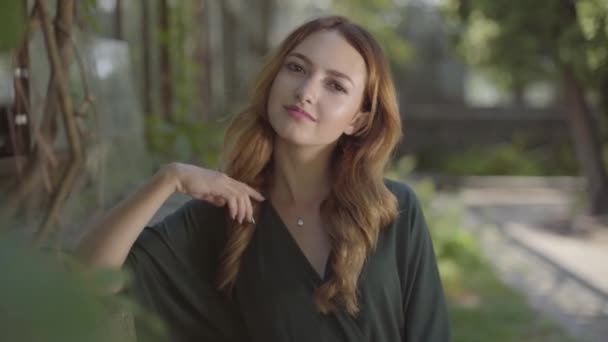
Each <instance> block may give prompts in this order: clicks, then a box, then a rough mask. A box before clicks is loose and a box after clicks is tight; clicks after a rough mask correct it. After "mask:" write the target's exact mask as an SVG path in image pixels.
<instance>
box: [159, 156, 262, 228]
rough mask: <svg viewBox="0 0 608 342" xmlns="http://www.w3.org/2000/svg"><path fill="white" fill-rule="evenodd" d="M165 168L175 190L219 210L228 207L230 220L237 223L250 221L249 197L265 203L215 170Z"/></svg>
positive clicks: (175, 165)
mask: <svg viewBox="0 0 608 342" xmlns="http://www.w3.org/2000/svg"><path fill="white" fill-rule="evenodd" d="M168 169H169V170H170V172H171V173H172V174H173V176H174V177H175V178H174V180H175V184H176V191H178V192H181V193H184V194H186V195H189V196H191V197H193V198H196V199H200V200H204V201H207V202H210V203H212V204H214V205H216V206H219V207H223V206H225V205H228V208H229V210H230V217H232V219H233V220H237V221H238V222H239V223H243V221H244V220H245V219H247V220H248V221H249V222H252V221H253V207H252V205H251V198H253V199H254V200H257V201H260V202H261V201H264V200H265V198H264V197H263V196H262V195H261V194H260V193H259V192H257V191H256V190H254V189H253V188H252V187H250V186H249V185H247V184H245V183H242V182H239V181H237V180H235V179H233V178H230V177H229V176H227V175H226V174H224V173H221V172H219V171H215V170H209V169H204V168H202V167H198V166H195V165H191V164H184V163H171V164H169V165H168Z"/></svg>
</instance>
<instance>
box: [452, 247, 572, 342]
mask: <svg viewBox="0 0 608 342" xmlns="http://www.w3.org/2000/svg"><path fill="white" fill-rule="evenodd" d="M480 258H481V256H480ZM463 272H464V276H463V279H464V282H463V283H462V284H461V288H459V289H458V294H455V293H454V291H452V290H451V289H450V288H449V287H446V292H447V294H448V299H449V310H450V319H451V322H452V331H453V336H454V341H462V342H465V341H466V342H476V341H489V340H491V341H495V342H501V341H505V342H506V341H543V342H546V341H556V342H557V341H560V342H561V341H563V342H566V341H574V339H572V338H570V337H569V336H568V334H567V333H566V332H565V331H564V330H563V329H562V328H561V327H560V326H558V325H557V324H556V323H554V322H552V321H550V320H549V319H547V318H546V317H544V316H543V315H541V314H539V313H537V312H535V311H534V310H533V309H532V308H530V306H529V305H528V304H527V302H526V300H525V298H524V297H523V296H522V295H521V294H519V293H517V292H515V291H513V290H511V289H510V288H508V287H507V286H505V285H504V284H503V283H501V282H500V280H499V279H498V278H497V277H496V276H495V274H494V271H493V270H492V269H491V268H490V267H489V266H488V265H487V264H486V263H483V262H482V263H480V265H479V266H478V267H476V268H472V269H468V270H466V269H464V270H463Z"/></svg>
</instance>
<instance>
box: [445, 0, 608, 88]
mask: <svg viewBox="0 0 608 342" xmlns="http://www.w3.org/2000/svg"><path fill="white" fill-rule="evenodd" d="M568 3H569V1H563V0H559V1H557V0H539V1H525V0H515V1H513V0H470V1H466V2H465V1H461V0H448V1H447V2H446V6H445V12H446V13H447V14H448V18H451V19H452V22H453V23H455V24H456V25H459V26H460V25H462V24H464V25H462V26H461V27H462V29H460V30H455V31H456V32H458V35H459V36H458V37H455V38H456V39H457V41H458V48H459V50H460V52H461V53H462V55H463V56H464V57H465V59H466V60H467V61H468V62H470V63H471V64H472V65H475V66H479V67H481V68H483V69H485V70H486V71H488V72H490V73H491V74H493V75H494V76H495V78H496V79H498V80H500V81H501V82H502V84H504V85H507V86H522V85H525V84H527V83H529V82H531V81H533V80H537V79H546V78H550V77H556V76H558V75H556V71H558V70H557V68H558V67H559V66H560V64H563V63H568V64H571V65H573V66H574V68H575V70H576V71H577V72H578V74H579V76H580V77H582V78H585V79H586V80H587V82H588V83H589V82H591V83H593V82H594V81H593V79H594V78H595V79H597V77H594V76H597V73H604V74H605V73H606V72H608V66H607V65H608V1H606V0H580V1H576V2H575V7H574V10H575V11H576V13H574V14H573V17H572V18H571V19H572V20H569V19H570V18H569V17H568V16H569V15H570V13H569V10H568V8H567V5H568Z"/></svg>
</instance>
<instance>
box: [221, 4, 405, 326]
mask: <svg viewBox="0 0 608 342" xmlns="http://www.w3.org/2000/svg"><path fill="white" fill-rule="evenodd" d="M321 30H328V31H336V32H339V33H340V34H341V35H342V36H343V37H344V38H345V39H346V40H347V41H348V42H349V44H351V45H352V46H353V47H354V48H355V49H356V50H357V51H358V52H359V53H360V54H361V56H362V57H363V59H364V61H365V63H366V66H367V85H366V88H365V90H364V98H363V102H362V110H363V111H366V112H369V113H370V115H366V119H365V120H364V122H363V123H362V124H361V125H360V126H359V129H358V130H357V132H356V133H355V134H353V135H350V136H349V135H343V136H341V137H340V138H339V139H338V142H337V144H336V148H335V150H334V151H333V154H332V158H331V177H332V178H331V179H332V188H331V190H330V192H329V195H328V196H327V198H326V199H325V200H324V201H323V202H322V203H321V207H320V211H321V218H322V220H323V221H324V222H325V223H326V224H327V227H328V235H329V238H330V241H331V251H330V254H329V262H328V266H329V267H331V269H332V271H333V272H331V273H330V276H329V277H328V279H327V280H326V281H325V282H324V283H323V284H322V285H321V286H319V287H318V288H317V289H316V290H315V293H314V301H315V304H316V306H317V308H318V310H319V311H320V312H322V313H324V314H326V313H329V312H333V311H335V310H336V308H337V306H338V305H339V306H342V307H344V308H345V309H346V311H347V312H348V313H349V314H351V315H353V316H354V315H356V314H357V313H358V312H359V302H358V298H357V283H358V279H359V276H360V274H361V271H362V269H363V266H364V264H365V261H366V258H367V256H368V255H369V254H370V253H371V252H372V251H373V250H374V249H375V247H376V243H377V241H378V235H379V233H380V231H381V230H382V229H383V228H385V227H388V226H390V223H391V222H393V220H394V219H395V218H396V216H397V210H398V208H397V200H396V198H395V196H394V195H393V194H392V193H391V192H390V191H389V190H388V189H387V187H386V185H385V184H384V171H385V168H386V166H387V164H388V162H389V160H390V158H391V157H392V153H393V152H394V149H395V146H396V145H397V143H398V142H399V140H400V138H401V134H402V130H401V119H400V115H399V108H398V105H397V99H396V96H395V88H394V85H393V81H392V77H391V72H390V68H389V65H388V63H387V60H386V58H385V56H384V53H383V52H382V49H381V48H380V46H379V44H378V43H377V42H376V40H375V39H374V38H373V37H372V35H371V34H370V33H369V32H368V31H367V30H365V29H364V28H363V27H361V26H359V25H357V24H355V23H353V22H351V21H350V20H348V19H347V18H344V17H340V16H329V17H322V18H318V19H314V20H312V21H310V22H307V23H305V24H303V25H302V26H300V27H299V28H297V29H296V30H295V31H293V32H292V33H291V34H290V35H289V36H287V38H286V39H285V40H284V41H283V42H282V43H281V44H280V46H279V47H278V49H276V50H275V52H274V53H273V54H272V55H271V56H270V58H269V59H268V61H267V62H266V64H265V65H264V67H263V68H262V70H261V73H260V74H259V76H258V78H257V81H256V83H255V84H254V87H253V89H252V94H251V101H250V103H249V104H248V105H247V106H246V107H245V109H244V110H243V111H241V112H240V113H238V114H237V115H236V116H235V117H234V118H233V120H232V121H231V123H230V124H229V126H228V129H227V131H226V135H225V141H224V152H223V157H224V165H223V171H224V172H225V173H226V174H227V175H228V176H230V177H232V178H234V179H237V180H239V181H241V182H244V183H246V184H248V185H250V186H251V187H253V188H255V189H256V190H259V191H261V192H263V193H264V192H265V190H266V189H267V188H268V186H269V184H271V181H272V177H273V176H272V174H271V173H272V167H271V163H272V159H273V146H274V139H275V135H276V133H275V132H274V130H273V128H272V127H271V125H270V123H269V121H268V111H267V103H268V97H269V94H270V88H271V86H272V83H273V81H274V79H275V76H276V75H277V73H278V72H279V70H280V68H281V67H282V65H283V63H284V60H285V57H286V56H287V55H288V54H289V52H290V51H292V50H293V49H294V48H295V47H296V46H297V45H298V44H300V43H301V42H302V41H303V40H304V39H305V38H306V37H308V36H309V35H310V34H312V33H315V32H318V31H321ZM252 202H253V201H252ZM253 205H254V217H256V218H257V217H258V215H259V209H260V204H259V203H257V202H255V203H253ZM227 229H228V230H227V241H226V245H225V247H224V250H223V253H222V255H221V257H220V267H219V270H218V274H217V284H216V285H217V288H218V289H219V290H222V291H226V292H231V290H232V289H233V287H234V284H235V282H236V279H237V276H238V273H239V268H240V265H241V258H242V256H243V253H244V252H245V250H246V249H247V246H248V245H249V243H250V242H251V240H252V237H253V234H254V230H255V225H253V224H250V223H243V224H239V223H238V222H235V221H233V220H230V219H227Z"/></svg>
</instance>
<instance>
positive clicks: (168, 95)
mask: <svg viewBox="0 0 608 342" xmlns="http://www.w3.org/2000/svg"><path fill="white" fill-rule="evenodd" d="M158 6H159V7H158V29H159V34H160V35H161V37H160V44H159V55H160V99H161V100H160V101H161V110H162V114H161V116H162V117H163V118H165V119H166V120H167V121H171V118H172V115H171V114H172V112H173V110H172V108H173V86H172V82H171V80H172V76H171V75H172V71H171V52H170V51H169V46H170V44H169V33H170V31H169V16H170V13H169V3H168V0H160V1H159V2H158Z"/></svg>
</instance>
